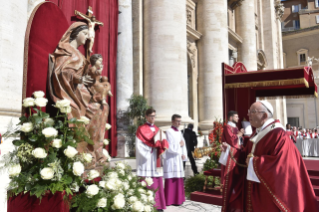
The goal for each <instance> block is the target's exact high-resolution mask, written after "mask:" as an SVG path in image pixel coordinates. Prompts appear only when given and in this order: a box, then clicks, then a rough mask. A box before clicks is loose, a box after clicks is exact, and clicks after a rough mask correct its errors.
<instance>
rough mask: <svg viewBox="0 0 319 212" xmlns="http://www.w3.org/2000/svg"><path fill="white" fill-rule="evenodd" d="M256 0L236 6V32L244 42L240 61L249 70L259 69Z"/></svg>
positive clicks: (240, 50)
mask: <svg viewBox="0 0 319 212" xmlns="http://www.w3.org/2000/svg"><path fill="white" fill-rule="evenodd" d="M255 21H256V16H255V0H245V1H242V5H241V6H239V7H237V8H236V32H237V34H239V35H240V36H241V37H242V39H243V43H242V44H241V45H240V46H239V48H238V61H240V62H243V63H244V65H245V66H246V68H247V70H248V71H256V70H257V47H256V24H255Z"/></svg>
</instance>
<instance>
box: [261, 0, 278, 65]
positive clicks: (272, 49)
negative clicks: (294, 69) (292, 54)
mask: <svg viewBox="0 0 319 212" xmlns="http://www.w3.org/2000/svg"><path fill="white" fill-rule="evenodd" d="M262 4H263V8H262V12H263V30H264V32H263V33H264V39H265V46H264V47H265V49H264V52H265V54H266V58H267V63H268V67H267V69H277V68H280V67H279V65H278V57H279V55H278V45H279V44H278V41H279V40H278V34H281V29H280V32H279V33H278V34H277V32H278V31H277V30H278V27H277V17H276V11H275V4H274V1H263V3H262Z"/></svg>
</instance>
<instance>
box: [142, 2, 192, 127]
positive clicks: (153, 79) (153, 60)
mask: <svg viewBox="0 0 319 212" xmlns="http://www.w3.org/2000/svg"><path fill="white" fill-rule="evenodd" d="M186 54H187V40H186V0H174V1H172V0H161V1H144V55H145V56H144V91H145V95H144V96H145V98H146V99H147V100H148V104H149V105H151V106H153V107H154V108H155V110H156V111H157V115H156V116H157V118H156V124H157V125H158V126H168V125H170V124H171V116H172V115H173V114H174V113H177V114H180V115H181V116H182V120H183V122H192V120H191V119H190V118H189V113H188V91H187V87H188V85H187V57H186Z"/></svg>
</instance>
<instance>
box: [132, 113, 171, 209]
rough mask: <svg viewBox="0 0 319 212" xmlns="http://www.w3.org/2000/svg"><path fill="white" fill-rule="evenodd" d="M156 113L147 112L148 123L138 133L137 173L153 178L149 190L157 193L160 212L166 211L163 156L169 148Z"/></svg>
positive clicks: (157, 205) (156, 205)
mask: <svg viewBox="0 0 319 212" xmlns="http://www.w3.org/2000/svg"><path fill="white" fill-rule="evenodd" d="M155 115H156V111H155V110H154V109H153V108H150V109H148V110H147V111H146V114H145V117H146V121H147V122H146V123H145V124H144V125H142V126H140V127H139V128H138V129H137V131H136V143H135V145H136V169H137V170H136V172H137V176H139V177H151V178H152V179H153V184H152V185H151V186H148V188H150V189H152V190H154V191H156V194H155V207H156V208H157V210H158V211H163V209H166V200H165V196H164V189H163V167H161V155H162V154H163V153H164V152H165V151H166V150H167V149H168V148H169V145H168V142H167V140H166V139H165V133H164V132H163V131H162V130H160V129H159V128H158V127H157V126H156V125H154V123H155Z"/></svg>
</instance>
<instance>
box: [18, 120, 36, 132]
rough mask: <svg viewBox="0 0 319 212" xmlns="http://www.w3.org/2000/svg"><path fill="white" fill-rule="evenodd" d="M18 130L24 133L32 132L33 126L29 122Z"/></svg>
mask: <svg viewBox="0 0 319 212" xmlns="http://www.w3.org/2000/svg"><path fill="white" fill-rule="evenodd" d="M20 130H21V131H22V132H25V133H28V132H31V131H32V130H33V124H32V123H31V122H26V123H23V124H22V126H21V129H20Z"/></svg>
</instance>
